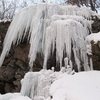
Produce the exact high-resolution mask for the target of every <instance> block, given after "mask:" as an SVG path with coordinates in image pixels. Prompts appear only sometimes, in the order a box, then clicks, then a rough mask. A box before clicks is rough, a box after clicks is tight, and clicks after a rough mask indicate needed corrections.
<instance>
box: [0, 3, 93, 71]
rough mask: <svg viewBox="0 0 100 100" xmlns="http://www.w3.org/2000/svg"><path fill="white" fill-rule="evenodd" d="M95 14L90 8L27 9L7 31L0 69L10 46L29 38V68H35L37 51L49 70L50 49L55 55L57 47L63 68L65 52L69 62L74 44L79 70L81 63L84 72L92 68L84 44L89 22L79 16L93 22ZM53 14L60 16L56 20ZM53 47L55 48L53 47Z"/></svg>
mask: <svg viewBox="0 0 100 100" xmlns="http://www.w3.org/2000/svg"><path fill="white" fill-rule="evenodd" d="M94 14H95V13H94V12H92V11H91V10H88V9H87V8H84V7H82V8H79V7H76V6H62V5H48V4H39V5H34V6H31V7H27V8H24V9H23V10H22V11H21V12H20V13H18V14H17V15H16V16H15V17H14V19H13V21H12V23H11V25H10V27H9V29H8V32H7V35H6V37H5V40H4V47H3V51H2V54H1V57H0V66H1V65H2V63H3V61H4V59H5V56H6V55H7V54H8V53H9V50H10V48H11V45H12V44H16V43H17V44H18V43H20V41H21V40H22V39H24V37H25V36H26V35H27V36H28V37H27V38H28V40H29V41H30V51H29V65H30V67H32V66H33V62H34V61H35V58H36V54H37V52H42V53H43V54H44V56H45V58H44V68H46V63H47V60H48V57H49V55H50V50H51V49H52V52H54V48H56V55H57V56H56V59H57V61H59V63H60V66H62V59H63V52H66V53H67V56H68V58H69V60H70V59H71V49H72V46H71V45H73V52H74V57H75V63H76V64H77V66H78V69H80V65H81V64H80V63H81V61H82V62H83V65H84V68H85V70H87V69H89V66H88V61H87V56H86V51H85V49H86V48H85V41H84V39H85V37H86V36H87V35H88V34H89V32H88V29H89V25H88V24H87V23H88V21H87V20H85V19H84V18H82V17H80V16H83V17H85V18H86V19H90V18H91V15H94ZM53 15H61V16H56V17H54V19H53V18H52V16H53ZM62 15H73V16H62ZM74 15H77V16H74ZM58 19H60V20H58ZM87 27H88V28H87ZM55 44H56V47H55ZM51 45H53V48H52V46H51Z"/></svg>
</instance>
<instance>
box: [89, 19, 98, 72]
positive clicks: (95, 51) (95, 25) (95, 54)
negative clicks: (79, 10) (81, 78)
mask: <svg viewBox="0 0 100 100" xmlns="http://www.w3.org/2000/svg"><path fill="white" fill-rule="evenodd" d="M92 32H93V33H97V32H100V19H98V18H95V19H94V23H93V24H92ZM91 44H92V54H93V55H92V60H93V66H94V69H95V70H100V41H98V43H96V44H95V43H94V42H93V41H92V42H91Z"/></svg>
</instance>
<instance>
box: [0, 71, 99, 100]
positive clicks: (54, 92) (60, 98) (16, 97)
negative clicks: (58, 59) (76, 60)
mask: <svg viewBox="0 0 100 100" xmlns="http://www.w3.org/2000/svg"><path fill="white" fill-rule="evenodd" d="M44 76H45V77H44ZM49 76H51V77H49ZM43 77H44V78H43ZM51 79H52V80H51ZM29 80H30V81H29ZM37 80H38V82H37ZM50 81H52V82H53V81H54V82H53V83H52V84H51V85H50V83H51V82H50ZM31 83H32V84H33V85H32V84H31ZM35 83H36V84H35ZM25 84H26V85H25ZM30 84H31V85H30ZM23 85H24V86H23ZM25 86H26V87H25ZM31 86H32V87H31ZM34 86H35V87H34ZM48 86H50V91H48V89H46V88H47V87H48ZM33 87H34V88H33ZM28 88H29V89H28ZM37 89H38V90H37ZM48 92H49V95H48V97H47V96H45V95H46V94H48ZM29 93H30V94H31V95H32V94H33V96H34V97H32V96H29V95H28V94H29ZM44 93H45V94H44ZM22 95H23V96H22ZM28 96H29V97H30V98H29V97H28ZM0 100H100V71H87V72H79V73H75V74H74V75H69V74H67V73H66V72H64V73H63V72H52V71H50V70H49V71H44V70H42V71H40V72H29V73H27V74H26V75H25V77H24V80H23V81H22V91H21V94H20V93H7V94H5V95H0Z"/></svg>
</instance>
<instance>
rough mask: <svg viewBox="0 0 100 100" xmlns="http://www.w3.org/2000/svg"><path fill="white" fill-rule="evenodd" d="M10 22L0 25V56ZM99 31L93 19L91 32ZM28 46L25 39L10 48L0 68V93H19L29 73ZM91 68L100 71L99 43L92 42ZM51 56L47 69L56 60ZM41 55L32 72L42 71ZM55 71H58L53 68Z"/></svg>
mask: <svg viewBox="0 0 100 100" xmlns="http://www.w3.org/2000/svg"><path fill="white" fill-rule="evenodd" d="M9 24H10V22H5V23H4V22H1V23H0V54H1V51H2V48H3V41H4V37H5V34H6V31H7V29H8V26H9ZM99 31H100V19H98V18H96V19H94V23H93V24H92V32H99ZM29 48H30V45H29V44H28V42H27V37H26V39H24V41H21V43H20V44H19V45H17V46H12V48H11V50H10V52H9V54H8V55H7V56H6V59H5V60H4V63H3V65H2V66H1V67H0V93H7V92H18V91H20V86H21V84H20V80H21V79H22V78H23V77H24V74H25V73H26V72H27V71H29V65H28V53H29ZM92 53H93V56H92V58H93V66H94V69H95V70H100V42H98V43H97V44H94V43H93V42H92ZM55 54H56V53H54V56H52V57H51V58H50V59H49V60H48V63H47V66H48V69H50V68H51V66H55V65H56V63H55V62H56V61H55V60H56V58H55ZM42 65H43V55H42V54H37V58H36V61H35V62H34V65H33V66H34V67H33V71H39V70H41V69H42ZM55 69H56V70H59V69H58V68H56V67H55ZM74 69H75V68H74Z"/></svg>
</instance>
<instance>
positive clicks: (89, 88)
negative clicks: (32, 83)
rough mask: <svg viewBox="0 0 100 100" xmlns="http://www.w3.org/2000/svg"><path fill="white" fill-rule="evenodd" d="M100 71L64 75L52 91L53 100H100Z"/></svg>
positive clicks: (56, 82)
mask: <svg viewBox="0 0 100 100" xmlns="http://www.w3.org/2000/svg"><path fill="white" fill-rule="evenodd" d="M99 77H100V71H90V72H80V73H76V74H74V75H67V74H64V75H62V78H60V79H58V80H56V81H55V82H54V83H53V84H52V86H51V89H50V94H51V96H52V97H53V98H52V100H100V78H99Z"/></svg>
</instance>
